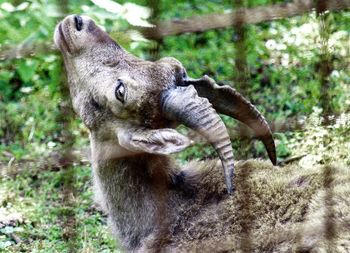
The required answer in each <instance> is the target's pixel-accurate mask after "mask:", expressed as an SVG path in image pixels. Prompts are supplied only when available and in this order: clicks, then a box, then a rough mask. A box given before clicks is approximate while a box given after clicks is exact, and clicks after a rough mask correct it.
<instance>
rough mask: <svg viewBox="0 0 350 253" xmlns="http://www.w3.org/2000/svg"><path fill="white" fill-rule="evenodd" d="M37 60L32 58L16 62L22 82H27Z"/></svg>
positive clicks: (33, 72)
mask: <svg viewBox="0 0 350 253" xmlns="http://www.w3.org/2000/svg"><path fill="white" fill-rule="evenodd" d="M37 67H38V62H37V61H35V60H33V59H28V60H24V61H20V62H19V63H18V68H17V71H18V74H19V76H20V77H21V79H22V80H23V81H24V82H29V81H30V80H31V79H32V77H33V76H34V74H35V71H36V69H37Z"/></svg>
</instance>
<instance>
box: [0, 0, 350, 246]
mask: <svg viewBox="0 0 350 253" xmlns="http://www.w3.org/2000/svg"><path fill="white" fill-rule="evenodd" d="M149 2H150V1H147V0H137V1H133V3H136V4H139V5H142V6H146V5H147V4H148V3H149ZM243 2H244V3H245V6H248V7H255V6H259V5H267V4H272V3H277V2H285V1H272V0H255V1H243ZM106 6H107V7H106ZM108 6H109V7H108ZM110 7H111V8H110ZM159 7H160V15H159V18H160V19H161V20H169V19H175V18H186V17H190V16H193V15H200V14H210V13H213V12H215V13H224V12H225V11H226V10H227V9H230V8H232V1H231V0H213V1H205V2H204V1H201V0H192V1H183V0H181V1H170V0H164V1H160V6H159ZM66 13H78V14H80V13H82V14H85V15H88V16H91V17H92V18H94V19H95V20H96V21H97V23H98V24H100V25H102V26H104V27H105V28H106V30H107V31H108V32H109V33H110V34H111V36H112V37H113V38H114V39H116V40H117V41H118V42H119V43H120V44H121V45H122V46H123V47H124V48H126V49H127V50H129V51H130V52H131V53H133V54H135V55H137V56H139V57H142V58H144V59H149V58H151V49H153V48H154V46H155V43H154V42H150V41H147V40H145V39H143V38H142V37H141V36H140V34H139V33H138V32H137V31H135V30H134V27H132V26H131V24H139V25H146V26H147V25H148V24H147V23H145V20H146V19H145V18H144V17H147V15H148V14H149V13H148V10H147V9H145V8H140V6H136V5H132V4H131V5H130V3H129V1H126V0H123V1H118V4H115V2H114V4H113V2H111V1H109V0H108V1H107V0H105V1H85V0H80V1H68V0H65V1H54V0H45V1H43V0H31V1H24V2H21V1H5V0H0V21H1V22H0V55H3V54H2V53H4V52H5V54H4V55H5V56H4V57H3V58H1V59H0V60H1V61H0V166H1V168H0V169H3V168H11V166H12V164H13V163H17V162H20V161H24V160H27V161H28V160H29V161H34V165H33V168H32V167H31V166H28V165H23V166H24V168H23V170H24V172H23V171H22V172H21V173H19V174H18V175H17V176H16V178H15V180H14V178H0V180H1V181H0V211H2V210H5V211H6V212H10V213H11V212H20V213H22V215H23V216H24V220H25V222H24V223H20V224H19V225H18V226H5V227H3V228H1V229H0V252H1V251H2V250H5V252H19V251H31V252H67V251H68V249H69V247H70V246H71V247H73V246H74V247H76V248H79V249H82V252H112V251H113V250H115V246H114V244H113V242H112V239H111V237H110V234H109V233H108V230H106V228H105V224H104V220H105V219H104V217H103V216H102V214H101V213H99V212H97V211H96V210H94V211H91V205H92V200H91V198H92V197H91V189H90V183H89V180H90V169H89V168H87V167H79V166H77V167H75V168H69V170H70V172H69V173H66V171H64V170H58V171H55V170H47V171H42V170H40V171H39V170H38V168H36V167H37V166H38V164H36V163H38V161H39V158H42V157H47V156H48V154H50V153H52V152H53V151H57V150H61V148H62V147H64V146H65V144H66V143H65V141H66V140H65V139H64V138H63V137H62V135H64V133H63V132H64V130H67V129H64V128H65V127H66V126H63V125H62V123H61V121H60V119H61V118H62V108H63V107H64V104H65V103H67V98H66V97H64V95H63V94H61V92H62V90H63V89H62V87H63V85H66V80H65V75H64V69H63V65H62V61H61V57H60V55H58V54H57V52H56V51H54V50H52V48H51V44H52V42H53V41H52V36H53V31H54V27H55V25H56V24H57V22H58V21H59V20H61V19H62V18H63V17H64V16H65V15H66ZM135 13H138V14H137V15H136V14H135ZM147 13H148V14H147ZM130 14H131V15H130ZM321 19H322V22H325V27H324V29H321V28H322V27H321V25H320V24H321ZM349 23H350V16H349V14H348V13H347V12H338V13H329V14H327V15H325V16H322V17H317V16H316V15H315V13H310V14H305V15H302V16H299V17H293V18H288V19H283V20H276V21H271V22H265V23H261V24H257V25H247V26H245V28H244V29H245V38H246V40H245V53H246V61H247V68H248V71H247V72H248V80H249V81H248V84H247V85H246V87H241V86H238V85H237V84H236V83H234V81H233V80H235V79H236V77H237V76H238V75H239V74H240V73H239V71H238V70H237V69H236V67H237V66H236V62H235V59H236V57H237V55H238V54H237V48H236V45H235V43H236V42H237V40H238V35H237V31H235V30H234V29H233V28H226V29H220V30H211V31H207V32H203V33H191V34H184V35H179V36H169V37H166V38H164V39H163V41H162V43H161V45H160V56H173V57H176V58H177V59H179V60H180V61H181V62H182V63H183V65H184V66H185V67H186V69H187V71H188V74H189V75H190V76H191V77H200V76H202V75H204V74H208V75H210V76H211V77H213V78H214V79H215V80H217V81H219V82H221V83H224V84H229V85H232V86H233V87H236V88H237V87H239V91H240V92H242V93H244V94H245V95H246V96H247V97H248V98H249V99H250V100H251V101H252V103H253V104H255V105H256V106H257V107H258V109H259V110H260V111H261V112H262V113H263V115H264V116H265V117H266V118H267V119H268V121H273V120H276V119H278V120H283V119H286V118H288V117H298V118H306V119H307V120H306V125H305V128H304V129H303V130H302V131H299V132H286V133H276V134H275V135H274V137H275V140H276V143H277V154H278V157H279V158H280V159H281V158H286V157H288V156H290V155H292V156H294V155H297V156H298V155H303V154H307V156H305V157H304V158H303V159H302V160H301V161H300V164H301V165H302V166H306V167H307V166H312V165H313V164H315V163H322V164H325V163H329V162H332V161H344V162H345V163H347V164H348V165H349V164H350V162H349V157H350V153H349V150H350V146H349V145H350V144H349V132H350V125H349V121H350V120H349V116H348V113H349V111H350V92H349V90H350V86H349V84H350V72H349V57H350V43H349V36H350V33H349V28H348V24H349ZM32 45H36V47H35V50H34V51H35V52H34V53H31V54H29V55H28V56H25V57H22V56H21V53H20V52H21V50H24V51H25V49H26V48H29V47H31V46H32ZM325 49H326V50H325ZM324 59H330V60H331V63H332V64H331V68H330V70H329V75H328V76H326V83H327V86H328V88H327V90H326V93H327V96H326V97H327V102H328V103H329V106H330V109H331V110H330V111H331V113H332V114H334V115H338V116H336V119H333V120H331V124H324V123H325V122H324V121H323V120H322V117H321V116H322V115H321V114H322V111H321V110H320V109H317V108H321V106H322V99H324V98H323V97H322V95H324V94H323V93H324V92H323V93H322V87H321V83H322V82H321V76H320V73H321V71H320V68H321V66H320V62H321V61H322V60H324ZM315 108H316V109H315ZM223 119H224V121H225V123H226V125H227V126H228V127H229V128H230V129H231V128H234V127H235V126H236V124H237V123H236V122H235V121H234V120H232V119H230V118H229V117H225V116H223ZM69 127H70V129H69V131H70V132H71V133H72V138H74V139H75V143H74V145H75V146H74V147H77V148H81V147H84V146H87V145H88V141H87V135H88V132H87V130H86V128H85V127H84V126H83V125H82V123H81V122H80V121H79V120H78V119H74V120H73V121H72V122H70V126H69ZM179 131H181V132H182V133H187V130H186V129H185V128H181V129H179ZM233 148H234V151H235V158H236V159H246V158H251V157H266V151H265V148H264V147H263V145H262V144H261V142H260V141H257V140H234V142H233ZM212 157H216V154H215V153H214V150H213V148H212V147H210V146H208V145H204V144H197V145H195V146H193V147H192V148H189V149H187V150H185V151H184V152H181V153H180V154H178V155H177V158H178V159H179V160H180V161H182V162H185V161H187V160H191V159H206V158H212ZM27 167H28V170H27ZM29 167H30V168H29ZM26 170H27V171H26ZM0 171H1V170H0ZM64 184H68V185H70V184H72V185H73V186H74V189H76V195H74V197H75V201H73V203H72V205H71V206H68V205H66V204H64V203H63V201H62V198H63V196H62V189H63V188H64ZM0 216H1V212H0ZM70 216H73V217H75V219H76V222H77V226H76V238H75V240H74V242H73V244H72V245H69V243H67V242H66V241H64V240H63V239H62V238H64V236H65V235H64V231H63V229H62V227H63V226H62V224H61V222H62V217H70ZM13 234H18V235H19V236H20V238H22V239H24V240H25V242H26V243H21V244H19V245H15V241H14V239H13V236H12V235H13Z"/></svg>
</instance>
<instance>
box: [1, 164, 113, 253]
mask: <svg viewBox="0 0 350 253" xmlns="http://www.w3.org/2000/svg"><path fill="white" fill-rule="evenodd" d="M42 164H44V163H42V162H23V163H13V164H0V172H1V177H0V252H43V253H44V252H45V253H50V252H62V253H63V252H119V250H117V248H116V244H115V242H114V240H113V238H112V236H111V234H110V231H109V229H108V227H107V224H106V217H105V216H104V215H103V213H102V212H101V211H100V210H98V208H97V207H96V206H95V205H94V204H93V196H92V189H91V169H90V167H89V165H87V164H74V165H73V166H72V165H68V166H56V165H55V164H54V163H53V164H52V163H51V164H50V163H49V164H50V165H47V163H45V164H46V165H45V166H43V165H42ZM14 179H15V180H14Z"/></svg>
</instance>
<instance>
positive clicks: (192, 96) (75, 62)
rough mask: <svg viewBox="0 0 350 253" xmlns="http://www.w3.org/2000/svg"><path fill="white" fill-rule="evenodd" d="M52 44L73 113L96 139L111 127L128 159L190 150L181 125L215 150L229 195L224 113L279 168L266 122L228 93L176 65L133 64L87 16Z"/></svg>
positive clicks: (71, 19)
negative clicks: (252, 137)
mask: <svg viewBox="0 0 350 253" xmlns="http://www.w3.org/2000/svg"><path fill="white" fill-rule="evenodd" d="M54 40H55V44H56V45H57V47H58V48H59V49H60V51H61V52H62V54H63V58H64V62H65V67H66V71H67V75H68V82H69V86H70V91H71V96H72V101H73V107H74V109H75V111H76V112H77V113H78V115H79V116H80V117H81V118H82V120H83V122H84V123H85V125H86V126H87V127H88V128H89V129H90V130H91V131H92V132H93V131H98V130H99V129H101V128H107V127H106V126H107V125H108V126H112V129H111V128H108V129H109V130H108V131H110V132H113V134H116V135H117V140H116V142H118V145H120V146H122V147H123V148H125V149H127V150H129V151H131V152H135V153H136V152H146V153H154V154H169V153H174V152H178V151H180V150H182V149H184V148H186V147H187V146H188V145H189V144H190V142H189V140H188V139H187V137H185V136H183V135H181V134H180V133H178V132H176V130H174V129H173V128H174V127H176V126H177V125H178V124H184V125H186V126H188V127H190V128H192V129H194V130H196V131H197V132H199V133H200V134H202V135H203V136H204V137H205V138H207V139H208V140H209V142H210V143H211V144H212V145H213V146H214V148H215V149H216V151H217V153H218V155H219V157H220V159H221V161H222V165H223V168H224V174H225V178H226V184H227V187H228V190H229V191H231V190H232V185H231V181H232V180H231V179H232V176H233V152H232V147H231V142H230V139H229V136H228V133H227V129H226V127H225V125H224V124H223V122H222V120H221V119H220V117H219V115H218V114H217V112H219V113H223V114H226V115H229V116H231V117H233V118H235V119H237V120H239V121H241V122H243V123H245V124H246V125H248V126H249V127H250V128H252V129H253V130H254V132H255V135H256V137H257V138H260V139H261V140H262V141H263V143H264V144H265V147H266V148H267V151H268V154H269V157H270V159H271V161H272V162H273V163H274V164H275V163H276V153H275V146H274V141H273V138H272V134H271V131H270V128H269V126H268V124H267V122H266V120H265V119H264V117H263V116H262V115H261V114H260V113H259V112H258V111H257V109H256V108H255V107H254V106H253V105H252V104H251V103H250V102H249V101H247V100H246V99H245V98H244V97H243V96H241V95H240V94H239V93H238V92H237V91H235V90H234V89H232V88H231V87H229V86H219V85H217V84H216V83H215V81H214V80H212V79H211V78H209V77H207V76H204V77H202V78H200V79H192V78H190V77H188V76H187V74H186V70H185V68H184V67H183V66H182V64H181V63H180V62H179V61H178V60H176V59H174V58H162V59H160V60H158V61H156V62H149V61H144V60H141V59H139V58H137V57H134V56H133V55H131V54H129V53H128V52H126V51H125V50H124V49H123V48H121V47H120V46H119V45H118V44H117V43H116V42H115V41H114V40H113V39H111V38H110V37H109V35H108V34H107V33H106V32H104V31H103V30H102V29H101V28H100V27H99V26H97V25H96V24H95V22H94V21H93V20H92V19H90V18H88V17H85V16H76V15H70V16H68V17H66V18H65V19H64V20H63V21H62V22H60V23H59V24H58V25H57V27H56V30H55V35H54Z"/></svg>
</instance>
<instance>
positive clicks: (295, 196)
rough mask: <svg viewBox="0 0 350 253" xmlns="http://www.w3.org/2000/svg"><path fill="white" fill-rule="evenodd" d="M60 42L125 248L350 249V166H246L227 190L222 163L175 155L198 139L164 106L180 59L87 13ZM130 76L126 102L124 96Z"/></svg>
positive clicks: (60, 29)
mask: <svg viewBox="0 0 350 253" xmlns="http://www.w3.org/2000/svg"><path fill="white" fill-rule="evenodd" d="M77 19H80V21H81V22H80V24H81V25H82V27H78V26H77V23H76V20H77ZM77 27H78V28H79V29H78V28H77ZM55 43H56V45H57V46H58V47H59V48H60V50H61V51H62V53H63V56H64V61H65V66H66V70H67V74H68V80H69V85H70V91H71V96H72V101H73V107H74V109H75V111H76V113H77V114H78V115H79V116H80V118H81V119H82V120H83V122H84V124H85V125H86V126H87V127H88V128H89V130H90V141H91V150H92V167H93V171H94V173H93V174H94V187H95V195H96V200H97V202H98V203H99V204H100V205H101V206H102V208H103V210H104V211H105V212H106V213H107V214H108V220H109V224H110V227H111V228H112V231H113V233H114V234H115V238H116V239H117V240H119V241H120V242H121V244H122V246H123V247H124V249H125V250H127V251H132V252H349V251H350V208H349V206H350V197H349V196H350V195H349V194H350V175H349V168H343V167H341V166H325V167H315V168H312V169H303V168H301V167H299V166H297V165H288V166H286V167H273V166H272V165H271V164H270V162H266V161H262V160H251V161H246V162H238V163H237V164H236V178H235V179H234V182H235V185H236V190H235V191H234V193H233V194H232V195H228V194H227V188H226V185H225V183H224V180H223V179H224V176H223V172H222V165H221V164H220V162H219V161H218V160H214V161H213V160H211V161H204V162H190V163H188V164H187V165H186V166H185V167H183V168H181V167H179V166H178V165H177V164H176V163H175V162H174V161H172V160H171V158H170V157H169V156H168V155H167V154H170V153H174V152H178V151H180V150H183V149H184V148H186V147H187V146H188V145H189V143H190V142H189V140H188V139H187V137H185V136H183V135H181V134H180V133H178V132H176V130H174V129H171V128H170V127H171V126H173V125H172V123H176V122H169V120H168V119H166V118H165V117H164V115H162V111H161V109H160V98H159V96H160V94H161V93H162V92H163V91H164V90H165V89H168V88H169V87H171V86H174V85H175V83H180V82H181V78H183V76H184V75H183V74H184V73H185V71H184V68H183V67H182V65H181V63H180V62H178V61H177V60H176V59H173V58H163V59H161V60H159V61H157V62H146V61H142V60H140V59H137V58H135V57H134V56H132V55H130V54H128V53H127V52H125V51H124V50H123V49H121V48H120V46H119V45H118V44H116V43H115V42H114V41H113V40H112V39H111V38H109V37H108V35H107V34H106V33H105V32H103V31H102V30H101V29H100V28H99V27H97V26H96V25H95V23H94V22H93V21H92V20H91V19H89V18H87V17H78V16H68V17H67V18H65V19H64V20H63V21H62V22H61V23H60V24H59V25H58V26H57V28H56V31H55ZM121 81H122V82H123V83H124V85H125V96H124V98H125V100H124V101H120V100H118V99H117V98H116V90H117V87H119V86H118V83H120V82H121ZM192 89H194V88H192ZM231 95H232V94H231ZM228 98H231V97H230V96H229V97H228ZM228 100H229V99H228ZM228 107H229V105H227V108H228ZM225 108H226V107H225ZM248 108H252V106H250V105H249V106H248ZM253 111H254V110H253ZM245 113H246V111H245ZM253 114H254V115H257V113H256V112H255V111H254V113H253ZM241 115H243V116H244V115H245V114H244V113H241ZM243 118H244V117H243ZM259 121H260V122H263V121H264V120H263V118H262V116H261V117H259ZM175 125H176V124H175ZM256 127H257V128H260V127H261V124H260V125H257V126H256ZM268 130H269V129H268ZM271 143H272V144H273V140H272V142H271ZM228 146H230V145H229V143H228ZM273 147H274V145H273Z"/></svg>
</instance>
